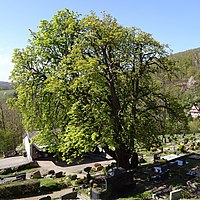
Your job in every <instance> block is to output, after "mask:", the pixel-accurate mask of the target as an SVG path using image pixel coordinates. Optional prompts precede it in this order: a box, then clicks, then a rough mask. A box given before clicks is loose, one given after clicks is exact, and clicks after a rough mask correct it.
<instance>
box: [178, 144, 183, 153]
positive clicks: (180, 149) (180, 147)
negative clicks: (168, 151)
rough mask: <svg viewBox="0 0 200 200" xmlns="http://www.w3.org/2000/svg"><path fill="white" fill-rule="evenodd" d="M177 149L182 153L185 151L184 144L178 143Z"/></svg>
mask: <svg viewBox="0 0 200 200" xmlns="http://www.w3.org/2000/svg"><path fill="white" fill-rule="evenodd" d="M178 150H179V151H180V152H182V153H184V152H185V146H184V144H179V145H178Z"/></svg>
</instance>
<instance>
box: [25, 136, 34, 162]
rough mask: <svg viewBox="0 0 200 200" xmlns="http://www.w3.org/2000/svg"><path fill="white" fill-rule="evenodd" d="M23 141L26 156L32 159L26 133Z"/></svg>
mask: <svg viewBox="0 0 200 200" xmlns="http://www.w3.org/2000/svg"><path fill="white" fill-rule="evenodd" d="M23 143H24V146H25V150H26V153H27V158H28V160H29V161H32V156H31V155H32V152H31V151H32V149H31V144H30V141H29V138H28V136H27V135H26V137H25V138H24V139H23Z"/></svg>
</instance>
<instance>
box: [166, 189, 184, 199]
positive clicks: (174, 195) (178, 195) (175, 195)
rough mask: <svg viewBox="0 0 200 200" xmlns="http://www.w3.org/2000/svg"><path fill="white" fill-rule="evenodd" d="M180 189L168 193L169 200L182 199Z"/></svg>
mask: <svg viewBox="0 0 200 200" xmlns="http://www.w3.org/2000/svg"><path fill="white" fill-rule="evenodd" d="M182 191H183V190H182V189H178V190H174V191H171V192H170V196H169V199H170V200H178V199H180V198H181V197H182Z"/></svg>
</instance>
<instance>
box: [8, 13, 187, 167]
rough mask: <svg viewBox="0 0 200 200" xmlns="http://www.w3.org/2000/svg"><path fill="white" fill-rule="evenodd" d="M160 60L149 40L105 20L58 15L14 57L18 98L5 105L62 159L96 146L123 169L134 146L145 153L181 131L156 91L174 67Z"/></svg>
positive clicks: (174, 112)
mask: <svg viewBox="0 0 200 200" xmlns="http://www.w3.org/2000/svg"><path fill="white" fill-rule="evenodd" d="M168 55H169V50H168V49H167V47H166V46H165V45H161V44H160V43H159V42H157V41H155V40H154V39H153V38H152V36H151V34H148V33H145V32H143V31H141V30H140V29H138V28H135V27H133V28H127V27H123V26H121V25H119V24H118V23H117V21H116V19H114V18H112V17H111V16H110V15H107V14H105V13H104V15H103V18H102V19H100V18H99V17H97V16H96V15H95V14H94V13H91V14H90V15H87V16H85V17H83V18H80V16H79V15H78V14H75V13H74V12H70V11H69V10H67V9H65V10H63V11H59V12H58V13H57V15H55V16H53V18H52V19H51V20H49V21H46V20H43V21H41V23H40V26H39V29H38V31H37V32H36V33H33V32H31V38H30V44H29V45H28V46H27V47H26V48H25V49H21V50H20V49H16V50H15V51H14V56H13V63H14V65H15V66H14V69H13V71H12V76H11V79H12V82H13V84H14V85H15V87H16V92H17V95H18V98H17V99H12V100H10V105H12V106H13V107H15V108H17V109H19V110H20V112H21V113H22V115H23V122H24V126H25V129H26V130H39V131H40V138H43V141H45V142H46V143H48V144H49V149H48V150H49V151H51V152H55V153H56V152H60V153H62V156H63V159H65V160H67V161H69V159H71V158H72V157H77V156H81V155H82V154H83V153H85V152H89V151H92V150H93V149H94V147H96V146H97V145H101V146H102V147H103V148H104V150H105V151H106V152H107V153H109V154H110V155H111V156H112V157H113V158H114V159H116V160H117V162H118V164H119V165H121V166H123V167H125V168H128V166H127V165H128V163H129V158H130V157H131V156H132V154H133V152H134V151H135V143H137V144H139V145H143V146H146V147H148V146H150V145H152V144H154V143H158V142H159V135H161V134H166V133H168V132H170V131H171V132H175V131H177V130H179V129H181V128H183V127H184V125H185V124H184V125H183V123H182V119H183V118H184V113H183V109H182V106H181V105H180V104H179V103H178V102H177V100H176V99H174V98H173V96H171V94H170V91H167V90H166V91H163V89H162V87H163V82H164V79H162V78H161V77H162V76H164V77H165V80H167V79H168V78H169V77H171V76H172V73H171V72H172V70H173V67H174V63H173V62H171V60H170V59H169V57H168ZM158 77H160V78H159V79H158ZM40 140H41V139H40ZM124 155H127V156H124Z"/></svg>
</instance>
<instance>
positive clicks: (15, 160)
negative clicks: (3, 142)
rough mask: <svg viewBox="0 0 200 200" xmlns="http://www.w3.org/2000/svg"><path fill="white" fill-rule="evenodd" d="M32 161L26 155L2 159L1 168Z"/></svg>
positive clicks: (0, 161) (0, 160)
mask: <svg viewBox="0 0 200 200" xmlns="http://www.w3.org/2000/svg"><path fill="white" fill-rule="evenodd" d="M29 162H30V161H29V160H28V159H27V157H24V156H15V157H9V158H3V159H0V169H4V168H9V167H16V166H20V165H24V164H27V163H29Z"/></svg>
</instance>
